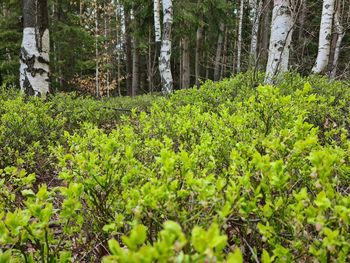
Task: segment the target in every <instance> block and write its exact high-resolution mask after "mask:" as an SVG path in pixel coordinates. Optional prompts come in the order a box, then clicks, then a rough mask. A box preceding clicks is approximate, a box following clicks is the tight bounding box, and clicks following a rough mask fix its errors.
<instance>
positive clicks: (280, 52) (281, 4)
mask: <svg viewBox="0 0 350 263" xmlns="http://www.w3.org/2000/svg"><path fill="white" fill-rule="evenodd" d="M293 16H294V14H293V11H292V9H291V5H290V1H289V0H274V8H273V11H272V22H271V36H270V46H269V57H268V61H267V66H266V75H265V83H266V84H273V83H274V82H275V81H276V79H277V77H278V76H280V75H281V74H283V73H284V72H286V71H287V70H288V63H289V51H290V44H291V40H292V33H293V32H292V31H293Z"/></svg>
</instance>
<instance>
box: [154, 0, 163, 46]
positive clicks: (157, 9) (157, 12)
mask: <svg viewBox="0 0 350 263" xmlns="http://www.w3.org/2000/svg"><path fill="white" fill-rule="evenodd" d="M153 12H154V32H155V38H156V39H155V40H156V43H159V42H161V41H162V29H161V26H160V2H159V0H153Z"/></svg>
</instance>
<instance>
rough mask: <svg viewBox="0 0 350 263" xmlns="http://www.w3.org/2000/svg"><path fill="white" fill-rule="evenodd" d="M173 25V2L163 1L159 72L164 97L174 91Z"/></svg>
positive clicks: (169, 0)
mask: <svg viewBox="0 0 350 263" xmlns="http://www.w3.org/2000/svg"><path fill="white" fill-rule="evenodd" d="M172 24H173V5H172V0H163V36H162V46H161V49H160V56H159V72H160V77H161V83H162V93H163V95H169V94H170V93H171V92H172V91H173V76H172V73H171V29H172Z"/></svg>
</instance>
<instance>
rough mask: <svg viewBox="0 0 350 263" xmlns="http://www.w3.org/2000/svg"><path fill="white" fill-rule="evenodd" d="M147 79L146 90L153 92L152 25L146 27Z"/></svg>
mask: <svg viewBox="0 0 350 263" xmlns="http://www.w3.org/2000/svg"><path fill="white" fill-rule="evenodd" d="M147 75H148V78H147V81H148V91H149V92H150V93H152V92H153V70H152V27H151V26H149V28H148V54H147Z"/></svg>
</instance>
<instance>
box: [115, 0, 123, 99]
mask: <svg viewBox="0 0 350 263" xmlns="http://www.w3.org/2000/svg"><path fill="white" fill-rule="evenodd" d="M115 12H116V21H115V22H116V29H115V30H116V35H117V36H116V38H117V44H116V52H117V77H116V79H117V80H116V83H117V89H118V95H119V96H121V95H122V94H121V88H120V81H121V58H120V57H121V46H122V42H123V41H122V34H123V28H122V27H123V26H122V21H121V20H122V6H121V5H120V4H119V1H116V10H115Z"/></svg>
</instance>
